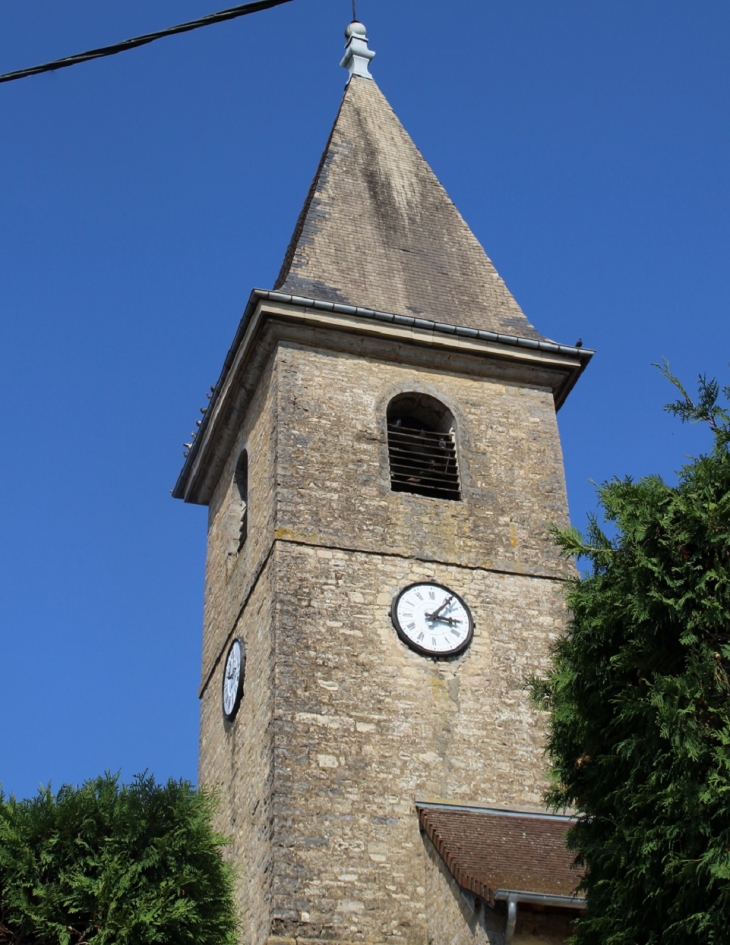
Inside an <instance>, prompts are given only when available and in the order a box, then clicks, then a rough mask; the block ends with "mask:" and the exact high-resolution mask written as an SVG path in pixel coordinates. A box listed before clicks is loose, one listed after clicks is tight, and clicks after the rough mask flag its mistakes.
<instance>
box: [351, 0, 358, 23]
mask: <svg viewBox="0 0 730 945" xmlns="http://www.w3.org/2000/svg"><path fill="white" fill-rule="evenodd" d="M356 20H357V0H352V21H353V23H354V22H355V21H356Z"/></svg>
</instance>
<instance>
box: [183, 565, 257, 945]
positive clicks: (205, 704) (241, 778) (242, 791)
mask: <svg viewBox="0 0 730 945" xmlns="http://www.w3.org/2000/svg"><path fill="white" fill-rule="evenodd" d="M272 572H273V568H272V566H271V559H269V560H268V562H267V565H266V566H265V567H264V569H263V571H262V574H261V576H260V578H259V580H258V581H257V583H256V587H255V588H254V591H253V593H252V594H251V596H250V598H249V600H248V603H247V606H246V609H245V612H244V614H243V615H242V616H241V618H240V619H239V620H237V621H236V623H235V625H234V627H233V635H234V636H237V637H240V638H241V639H242V640H243V641H244V644H245V648H246V669H245V676H244V689H243V697H242V699H241V704H240V706H239V710H238V714H237V715H236V717H235V719H234V720H233V722H232V723H228V722H227V721H225V720H224V718H223V714H222V706H221V691H222V685H223V673H224V659H225V654H224V659H223V660H221V661H220V662H219V663H218V665H217V667H216V669H215V672H214V674H213V678H212V680H211V682H210V684H209V685H208V686H207V687H206V689H205V692H204V694H203V698H202V701H201V715H200V761H199V770H200V783H201V784H202V785H205V786H206V787H208V788H213V789H214V790H216V791H217V792H218V795H219V800H220V804H219V808H218V812H217V815H216V823H215V826H216V828H217V829H218V830H220V831H221V833H223V834H225V835H226V836H227V837H229V838H230V845H229V846H228V847H227V848H226V856H227V857H229V858H230V859H231V860H232V861H233V862H234V863H236V864H237V866H238V871H237V882H236V896H237V900H238V905H239V914H240V920H241V933H242V935H241V941H242V942H245V943H246V945H263V942H265V941H266V939H267V937H268V935H269V931H270V928H271V879H272V874H273V845H272V824H273V810H272V800H273V791H274V672H275V663H274V640H275V620H274V606H273V601H274V587H273V577H272Z"/></svg>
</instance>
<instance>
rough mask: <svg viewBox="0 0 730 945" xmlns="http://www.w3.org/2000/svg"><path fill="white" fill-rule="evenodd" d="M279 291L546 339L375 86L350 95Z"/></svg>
mask: <svg viewBox="0 0 730 945" xmlns="http://www.w3.org/2000/svg"><path fill="white" fill-rule="evenodd" d="M275 287H276V289H277V291H281V292H283V293H287V294H289V295H293V296H299V297H303V298H309V299H321V300H322V301H326V302H338V303H342V304H347V305H354V306H361V307H363V308H370V309H374V310H376V311H381V312H389V313H392V314H395V315H405V316H410V317H413V316H415V317H420V318H424V319H430V320H432V321H434V322H439V323H445V324H448V325H459V326H463V327H466V328H475V329H484V330H487V331H493V332H498V333H501V334H505V335H513V336H515V335H516V336H518V337H520V338H529V339H534V340H540V339H542V335H540V334H539V333H538V332H537V331H536V330H535V329H534V328H533V326H532V325H531V324H530V322H529V321H528V320H527V318H526V317H525V315H524V313H523V312H522V310H521V309H520V307H519V305H518V304H517V302H516V301H515V299H514V298H513V296H512V294H511V293H510V291H509V289H508V288H507V286H506V285H505V284H504V282H503V281H502V279H500V277H499V275H498V274H497V271H496V270H495V268H494V266H493V265H492V262H491V260H490V259H489V258H488V257H487V255H486V253H485V252H484V250H483V249H482V247H481V246H480V245H479V242H478V241H477V239H476V237H475V236H474V234H473V233H472V231H471V230H470V229H469V227H468V225H467V224H466V223H465V221H464V219H463V217H462V216H461V214H460V213H459V211H458V210H457V209H456V207H455V206H454V204H453V203H452V202H451V200H450V199H449V196H448V194H447V193H446V192H445V190H444V189H443V187H442V186H441V184H440V183H439V181H438V179H437V178H436V176H435V174H434V173H433V171H432V170H431V168H430V167H429V166H428V164H427V163H426V161H425V160H424V158H423V156H422V155H421V153H420V152H419V151H418V149H417V148H416V146H415V144H414V143H413V141H412V140H411V138H410V137H409V135H408V133H407V132H406V130H405V129H404V128H403V126H402V125H401V123H400V122H399V121H398V118H397V117H396V115H395V114H394V113H393V110H392V109H391V107H390V105H389V104H388V102H387V101H386V99H385V97H384V96H383V93H382V92H381V91H380V89H379V88H378V86H377V84H376V83H375V82H374V81H372V80H370V81H367V82H366V81H362V80H360V79H358V80H357V81H350V82H349V84H348V86H347V89H346V90H345V96H344V99H343V101H342V106H341V108H340V112H339V115H338V116H337V120H336V121H335V125H334V128H333V129H332V134H331V136H330V140H329V142H328V143H327V147H326V149H325V152H324V154H323V156H322V160H321V163H320V166H319V170H318V171H317V174H316V176H315V178H314V181H313V183H312V187H311V189H310V191H309V196H308V197H307V200H306V202H305V204H304V207H303V209H302V212H301V215H300V217H299V221H298V223H297V226H296V228H295V231H294V235H293V237H292V240H291V243H290V244H289V249H288V251H287V254H286V257H285V259H284V264H283V266H282V269H281V272H280V274H279V278H278V279H277V282H276V286H275Z"/></svg>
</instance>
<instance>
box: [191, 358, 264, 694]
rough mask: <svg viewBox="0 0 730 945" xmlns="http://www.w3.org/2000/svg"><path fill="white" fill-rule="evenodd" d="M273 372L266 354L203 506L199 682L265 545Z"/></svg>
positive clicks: (216, 653)
mask: <svg viewBox="0 0 730 945" xmlns="http://www.w3.org/2000/svg"><path fill="white" fill-rule="evenodd" d="M276 386H277V372H276V361H275V360H274V359H272V361H271V362H270V364H269V367H268V370H267V371H266V372H265V373H264V376H263V378H262V379H261V383H260V385H259V388H258V390H257V392H256V395H255V397H254V399H253V401H252V403H251V406H250V408H249V410H248V412H247V414H246V416H245V418H243V422H242V423H241V428H240V430H239V433H238V436H237V438H236V442H235V446H234V448H233V449H232V451H231V454H230V456H229V458H228V461H227V462H226V465H225V468H224V470H223V473H222V475H221V478H220V481H219V483H218V486H217V488H216V490H215V492H214V494H213V499H212V501H211V504H210V507H209V510H208V552H207V560H206V575H205V607H204V614H203V661H202V684H203V685H205V682H206V680H207V679H208V676H209V674H210V672H211V670H212V668H213V666H214V665H215V661H216V660H217V659H219V657H220V654H221V652H222V650H223V649H224V648H225V645H226V640H227V639H228V637H229V635H230V633H231V631H232V629H233V625H234V624H235V622H236V621H237V620H238V617H239V614H240V613H241V609H242V607H243V606H244V604H245V602H246V599H247V597H248V595H249V594H250V592H251V589H252V587H253V586H254V584H255V582H256V579H257V577H258V574H259V572H260V570H261V568H262V567H263V566H264V563H265V561H266V559H267V557H268V555H269V552H270V551H271V544H272V541H273V535H274V528H275V522H274V515H275V511H276V485H275V483H276V436H277V401H278V398H277V390H276ZM244 449H247V450H248V482H249V502H248V537H247V539H246V542H245V544H244V545H243V547H242V548H241V550H240V552H238V553H237V554H231V553H230V549H231V538H232V537H233V538H235V536H236V535H237V534H238V525H239V522H240V518H239V517H238V515H237V512H238V490H237V487H236V485H235V483H234V473H235V469H236V463H237V462H238V458H239V456H240V455H241V452H242V451H243V450H244Z"/></svg>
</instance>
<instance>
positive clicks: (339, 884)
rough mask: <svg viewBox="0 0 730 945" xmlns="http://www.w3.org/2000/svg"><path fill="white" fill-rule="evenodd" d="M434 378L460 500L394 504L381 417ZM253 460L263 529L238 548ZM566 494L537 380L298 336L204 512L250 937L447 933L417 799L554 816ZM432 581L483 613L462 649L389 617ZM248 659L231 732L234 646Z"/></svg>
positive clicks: (279, 358)
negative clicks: (549, 718)
mask: <svg viewBox="0 0 730 945" xmlns="http://www.w3.org/2000/svg"><path fill="white" fill-rule="evenodd" d="M414 390H415V391H422V392H425V393H428V394H431V395H432V396H434V397H436V398H438V399H439V400H441V401H442V402H443V403H445V404H446V405H447V406H448V407H449V408H450V409H451V411H452V412H453V414H454V416H455V417H456V424H457V448H458V455H459V463H460V470H461V475H462V487H463V501H462V502H445V501H440V500H434V499H430V498H426V497H421V496H415V495H409V494H402V493H392V492H391V491H390V481H389V473H388V457H387V437H386V429H385V414H386V409H387V404H388V402H389V401H390V399H391V398H392V397H393V396H395V395H396V394H398V393H401V392H405V391H414ZM244 447H247V448H248V450H249V483H250V508H249V516H250V518H249V536H248V540H247V542H246V544H245V545H244V547H243V549H242V550H241V553H240V554H238V555H235V556H231V555H230V554H229V553H228V550H227V549H228V548H229V547H230V541H229V540H228V536H227V532H228V531H229V530H230V514H229V513H230V509H231V507H232V503H233V502H234V500H235V493H234V491H233V486H232V481H233V474H234V469H235V463H236V461H237V458H238V455H239V454H240V450H241V449H242V448H244ZM547 522H555V523H557V524H559V525H564V524H565V523H566V522H567V503H566V498H565V487H564V479H563V470H562V457H561V452H560V443H559V438H558V433H557V426H556V423H555V415H554V409H553V405H552V397H551V395H550V394H549V392H547V391H545V390H543V389H536V388H527V387H520V386H517V385H510V384H508V383H506V382H503V381H500V382H496V381H494V382H493V381H485V380H483V379H474V378H470V377H469V376H467V375H457V374H449V373H448V372H446V371H441V370H440V369H439V366H438V365H437V364H436V365H434V367H433V369H431V370H428V371H427V370H425V369H423V368H414V367H410V366H408V365H407V364H397V363H389V362H387V361H385V360H382V361H381V360H378V359H377V358H369V359H364V358H357V357H353V356H350V355H343V354H342V353H339V354H334V353H328V352H327V351H325V350H321V349H314V350H313V349H306V348H304V347H301V346H299V345H297V344H293V343H283V344H280V345H279V346H278V348H277V350H276V352H275V354H274V356H273V357H272V360H271V363H270V365H269V367H268V369H267V371H266V373H265V376H264V378H263V379H262V381H261V383H260V385H259V389H258V392H257V394H256V396H255V398H254V401H253V402H252V405H251V407H250V408H249V410H248V412H247V414H246V416H245V417H244V418H242V425H241V430H240V433H239V436H238V438H237V441H236V447H235V449H234V450H233V451H232V453H231V456H230V458H229V461H228V463H227V465H226V467H225V470H224V472H223V474H222V477H221V480H220V483H219V485H218V487H217V489H216V492H215V495H214V498H213V501H212V503H211V508H210V519H209V550H208V563H207V575H206V604H205V623H204V649H203V686H202V703H201V753H200V780H201V783H204V784H215V785H216V786H218V787H219V789H220V790H221V793H222V798H223V803H222V807H221V811H220V817H219V826H220V828H221V829H222V830H223V831H224V832H225V833H228V834H231V835H232V839H233V842H232V846H231V848H230V851H229V855H230V856H231V857H232V858H233V859H234V860H235V861H236V862H237V863H238V864H239V866H240V867H241V871H242V872H241V876H240V879H239V886H238V895H239V901H240V906H241V914H242V941H243V942H246V943H247V945H249V943H250V945H261V943H263V942H264V941H265V940H266V936H267V935H268V934H269V932H272V933H273V934H274V935H275V936H279V937H282V938H286V939H290V938H298V939H306V940H310V941H314V940H319V939H321V940H325V941H330V942H332V941H337V942H352V943H355V942H368V943H377V942H380V943H386V942H387V943H396V942H398V943H400V942H403V943H406V942H407V943H409V945H411V943H412V945H415V943H418V945H426V942H427V941H432V942H434V945H441V943H440V941H439V940H438V939H434V938H433V936H432V934H431V932H430V931H429V923H430V921H431V920H429V919H428V918H427V915H428V906H427V902H428V897H427V892H426V886H427V883H426V877H427V869H428V868H429V867H428V862H429V861H428V856H427V853H426V851H425V848H424V843H423V840H422V838H421V836H420V833H419V830H418V818H417V814H416V811H415V806H414V802H415V800H416V798H419V799H431V800H433V799H441V800H447V801H453V802H456V803H458V802H469V803H477V804H484V805H485V806H489V805H507V806H516V807H523V808H525V807H526V808H530V807H536V808H539V807H540V806H541V792H542V790H543V787H544V783H543V766H544V758H543V752H542V741H543V730H542V720H541V719H540V718H538V716H537V714H536V712H535V710H534V709H533V707H532V706H531V705H530V703H529V699H528V697H527V694H526V692H525V688H524V683H525V680H526V679H527V677H528V676H529V675H531V674H532V673H534V672H540V671H541V670H543V669H545V668H546V666H547V656H548V650H549V647H550V645H551V643H552V642H553V641H554V640H555V638H556V636H557V635H558V634H559V633H560V632H561V629H562V627H563V625H564V607H563V601H562V579H563V578H564V577H565V576H566V575H567V574H569V573H570V570H569V568H568V567H567V566H566V565H565V563H564V562H562V561H561V560H560V559H559V558H558V556H557V554H556V552H555V549H554V548H553V546H552V543H551V542H550V540H549V538H548V537H547V535H546V527H545V526H546V523H547ZM416 580H437V581H439V582H441V583H444V584H446V585H448V586H449V587H452V588H453V589H454V590H456V591H457V592H458V593H459V594H461V595H462V597H464V599H465V600H466V601H467V603H468V604H469V606H470V607H471V608H472V612H473V614H474V618H475V623H476V628H475V636H474V640H473V643H472V645H471V646H470V648H469V650H468V651H467V652H466V653H465V654H463V655H462V656H460V657H458V658H455V659H453V660H448V661H435V660H432V659H428V658H424V657H422V656H419V655H417V654H416V653H414V652H413V651H411V650H410V649H408V648H407V647H406V646H404V645H403V644H402V643H401V642H400V640H399V639H398V637H397V635H396V633H395V630H394V629H393V627H392V624H391V621H390V616H389V608H390V604H391V601H392V598H393V596H394V595H395V594H396V593H397V592H398V591H399V590H400V589H401V588H402V587H403V586H405V585H406V584H408V583H411V582H413V581H416ZM234 634H235V635H241V636H243V638H244V640H245V642H246V646H247V651H248V664H247V670H246V687H245V692H244V698H243V702H242V705H241V709H240V711H239V713H238V716H237V718H236V720H235V721H234V723H233V725H231V726H228V725H227V724H224V722H223V719H222V715H221V704H220V700H221V696H220V692H221V682H222V671H223V667H222V662H221V661H222V658H223V657H224V655H225V652H226V650H227V646H228V643H229V641H230V639H231V637H232V636H233V635H234Z"/></svg>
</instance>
